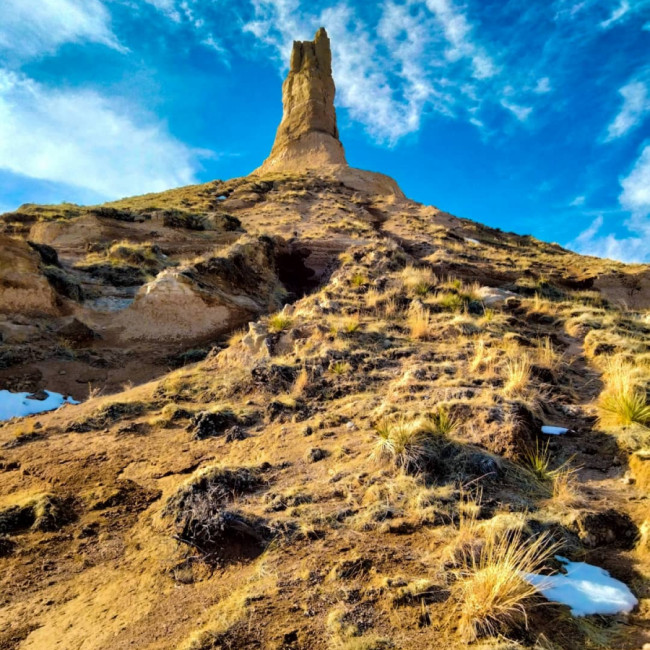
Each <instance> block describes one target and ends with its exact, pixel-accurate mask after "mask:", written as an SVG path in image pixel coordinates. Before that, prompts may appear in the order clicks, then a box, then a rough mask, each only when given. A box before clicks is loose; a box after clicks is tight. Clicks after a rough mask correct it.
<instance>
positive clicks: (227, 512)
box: [163, 467, 272, 563]
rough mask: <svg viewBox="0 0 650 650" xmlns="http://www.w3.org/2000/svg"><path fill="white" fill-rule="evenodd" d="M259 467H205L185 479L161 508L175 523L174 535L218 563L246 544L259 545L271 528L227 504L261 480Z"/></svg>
mask: <svg viewBox="0 0 650 650" xmlns="http://www.w3.org/2000/svg"><path fill="white" fill-rule="evenodd" d="M261 474H262V472H261V470H260V469H255V468H244V467H241V468H237V469H230V468H225V467H207V468H205V469H203V470H200V471H199V472H197V473H196V474H195V475H194V476H192V477H191V478H190V479H189V480H188V481H187V482H185V483H184V484H183V485H181V487H180V488H179V489H178V490H177V491H176V493H175V494H174V495H172V497H171V498H170V499H169V500H168V501H167V503H166V504H165V507H164V509H163V514H164V515H165V516H168V517H171V518H172V519H173V522H174V526H175V534H174V538H175V539H176V540H177V541H179V542H181V543H184V544H187V545H189V546H191V547H192V548H193V549H196V550H198V551H199V552H200V553H201V555H202V556H203V558H204V559H205V561H207V562H210V563H220V562H222V561H224V560H227V559H230V558H231V557H233V556H235V555H237V554H238V553H241V552H244V554H245V553H246V551H245V549H246V548H249V549H250V550H251V551H254V549H261V547H262V546H263V544H264V542H265V541H266V540H267V539H269V538H270V537H271V536H272V531H271V530H270V529H269V528H268V527H267V526H266V524H265V523H264V522H263V521H262V520H260V519H259V518H256V517H253V516H249V515H246V514H243V513H241V512H238V511H236V510H233V509H231V508H229V507H228V505H229V503H230V502H232V501H233V500H234V499H235V498H237V497H238V496H240V495H242V494H245V493H249V492H253V491H255V490H256V489H258V488H259V487H260V486H261V485H263V484H264V481H263V478H262V476H261Z"/></svg>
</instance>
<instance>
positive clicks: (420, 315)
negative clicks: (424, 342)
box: [407, 307, 431, 339]
mask: <svg viewBox="0 0 650 650" xmlns="http://www.w3.org/2000/svg"><path fill="white" fill-rule="evenodd" d="M407 322H408V326H409V330H410V332H411V337H412V338H414V339H427V338H429V336H430V335H431V315H430V314H429V312H428V310H427V309H426V308H425V307H415V308H413V309H411V310H410V312H409V315H408V321H407Z"/></svg>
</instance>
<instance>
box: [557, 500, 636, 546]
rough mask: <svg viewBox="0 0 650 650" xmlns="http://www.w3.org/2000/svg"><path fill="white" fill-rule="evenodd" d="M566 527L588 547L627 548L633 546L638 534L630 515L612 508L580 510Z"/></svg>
mask: <svg viewBox="0 0 650 650" xmlns="http://www.w3.org/2000/svg"><path fill="white" fill-rule="evenodd" d="M568 528H569V530H572V531H573V532H575V533H577V535H578V537H579V538H580V540H581V541H582V543H583V544H584V545H585V546H588V547H589V548H597V547H600V546H615V547H617V548H622V549H626V550H629V549H632V548H634V545H635V543H636V540H637V537H638V535H639V529H638V528H637V526H636V525H635V523H634V522H633V521H632V519H631V518H630V516H629V515H627V514H625V513H623V512H618V511H617V510H614V509H612V508H610V509H609V510H603V511H600V512H591V511H585V510H583V511H580V512H578V513H576V514H575V515H574V516H573V517H572V519H571V521H570V522H569V524H568Z"/></svg>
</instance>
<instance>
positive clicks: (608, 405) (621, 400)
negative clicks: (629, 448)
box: [598, 357, 650, 427]
mask: <svg viewBox="0 0 650 650" xmlns="http://www.w3.org/2000/svg"><path fill="white" fill-rule="evenodd" d="M603 380H604V383H605V388H604V389H603V391H602V393H601V395H600V397H599V398H598V410H599V417H600V421H601V424H603V425H605V426H607V425H610V426H628V425H630V424H634V423H636V424H640V425H642V426H646V427H647V426H650V404H648V399H647V394H646V391H645V388H644V386H643V385H642V379H641V376H640V374H639V371H638V369H637V368H636V367H635V366H632V365H630V364H629V363H626V362H624V361H621V359H620V358H618V357H614V358H613V359H611V360H610V361H609V363H608V364H607V367H606V370H605V372H604V375H603Z"/></svg>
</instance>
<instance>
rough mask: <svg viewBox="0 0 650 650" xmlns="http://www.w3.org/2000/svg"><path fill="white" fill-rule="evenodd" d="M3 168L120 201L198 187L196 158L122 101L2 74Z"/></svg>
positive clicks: (0, 163)
mask: <svg viewBox="0 0 650 650" xmlns="http://www.w3.org/2000/svg"><path fill="white" fill-rule="evenodd" d="M0 168H3V169H7V170H9V171H11V172H13V173H16V174H22V175H24V176H28V177H31V178H36V179H42V180H48V181H54V182H59V183H67V184H70V185H76V186H78V187H82V188H85V189H88V190H92V191H94V192H97V193H98V194H101V195H102V196H105V197H107V198H117V197H120V196H124V195H128V194H142V193H143V192H155V191H160V190H164V189H168V188H170V187H175V186H179V185H185V184H188V183H191V182H193V181H194V170H195V152H193V151H191V150H190V149H188V147H186V146H185V145H184V144H182V143H180V142H178V141H177V140H175V139H174V138H173V137H171V136H170V135H169V134H168V133H167V131H166V129H165V128H164V126H163V125H161V124H159V123H157V122H155V121H152V120H151V119H150V118H149V119H146V120H144V122H143V121H138V122H136V121H135V120H134V119H133V118H132V117H130V116H129V115H128V114H127V113H126V112H125V110H123V107H121V106H119V105H117V102H115V101H114V100H108V99H106V98H104V97H102V96H101V95H98V94H97V93H95V92H92V91H84V90H52V89H49V88H47V87H45V86H42V85H40V84H38V83H37V82H35V81H33V80H31V79H29V78H27V77H25V76H23V75H18V74H16V73H13V72H9V71H6V70H2V69H1V68H0Z"/></svg>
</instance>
